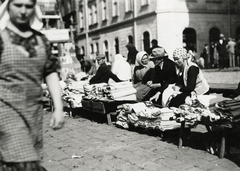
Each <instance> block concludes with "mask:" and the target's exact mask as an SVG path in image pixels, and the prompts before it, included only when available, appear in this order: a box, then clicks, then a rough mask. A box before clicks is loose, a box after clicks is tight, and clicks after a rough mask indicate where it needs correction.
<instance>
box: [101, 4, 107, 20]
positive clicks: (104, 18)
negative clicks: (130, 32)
mask: <svg viewBox="0 0 240 171" xmlns="http://www.w3.org/2000/svg"><path fill="white" fill-rule="evenodd" d="M106 19H107V4H106V0H102V20H103V21H104V20H106Z"/></svg>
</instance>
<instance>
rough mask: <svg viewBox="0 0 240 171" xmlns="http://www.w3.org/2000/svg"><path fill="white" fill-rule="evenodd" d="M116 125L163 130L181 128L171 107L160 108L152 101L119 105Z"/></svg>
mask: <svg viewBox="0 0 240 171" xmlns="http://www.w3.org/2000/svg"><path fill="white" fill-rule="evenodd" d="M116 112H117V121H116V125H118V126H120V127H122V128H125V129H128V128H129V126H130V125H133V126H134V127H142V128H151V129H159V130H161V131H165V130H171V129H175V128H180V123H178V122H176V121H175V120H174V119H173V118H174V117H175V114H174V112H173V110H171V109H169V108H159V107H156V106H154V105H153V104H152V103H150V102H138V103H134V104H129V103H125V104H122V105H119V106H118V107H117V111H116Z"/></svg>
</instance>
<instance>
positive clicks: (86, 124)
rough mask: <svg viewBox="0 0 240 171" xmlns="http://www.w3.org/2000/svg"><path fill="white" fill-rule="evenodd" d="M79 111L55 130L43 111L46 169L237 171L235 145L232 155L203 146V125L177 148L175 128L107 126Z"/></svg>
mask: <svg viewBox="0 0 240 171" xmlns="http://www.w3.org/2000/svg"><path fill="white" fill-rule="evenodd" d="M81 115H82V116H80V117H79V118H75V119H74V118H70V117H68V116H66V118H65V119H66V124H65V127H64V128H63V129H61V130H58V131H53V130H52V129H50V128H49V127H48V123H49V120H50V116H51V115H50V114H46V115H44V127H45V128H44V160H43V166H44V167H45V168H46V169H47V170H48V171H55V170H58V171H92V170H94V171H139V170H142V171H159V170H162V171H186V170H187V171H201V170H202V171H233V170H240V168H239V167H238V165H237V164H240V162H239V161H236V159H237V157H236V156H238V158H239V156H240V152H239V151H238V149H237V148H235V149H232V151H233V153H234V155H236V156H232V157H233V159H231V158H230V159H228V158H224V159H219V158H218V157H217V156H216V155H211V154H209V153H208V152H207V151H206V150H205V146H204V143H203V137H204V132H206V130H205V128H204V127H201V126H198V127H197V128H196V129H193V130H192V134H191V136H190V139H189V142H188V145H187V146H185V147H184V148H180V149H179V148H178V147H177V140H178V139H177V136H178V132H176V131H170V132H166V133H164V136H163V138H161V137H160V132H158V131H153V130H151V131H146V130H125V129H121V128H117V127H116V126H108V125H107V124H106V117H105V116H103V115H99V114H95V115H89V114H88V115H87V114H86V113H85V114H84V112H81ZM164 137H166V138H164ZM235 138H236V137H235ZM238 144H239V143H238ZM238 148H239V147H238ZM230 151H231V150H230ZM74 156H75V157H74Z"/></svg>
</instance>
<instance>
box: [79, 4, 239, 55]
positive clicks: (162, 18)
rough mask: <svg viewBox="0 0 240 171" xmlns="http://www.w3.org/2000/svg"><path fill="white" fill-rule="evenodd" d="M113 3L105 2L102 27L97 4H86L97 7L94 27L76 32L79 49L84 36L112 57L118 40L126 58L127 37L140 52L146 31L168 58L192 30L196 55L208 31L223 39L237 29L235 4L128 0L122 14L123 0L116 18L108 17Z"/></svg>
mask: <svg viewBox="0 0 240 171" xmlns="http://www.w3.org/2000/svg"><path fill="white" fill-rule="evenodd" d="M113 1H114V0H106V2H107V13H108V18H107V20H106V21H105V23H103V21H102V20H101V12H102V11H101V0H99V1H97V0H91V1H89V2H88V5H91V4H94V3H96V4H97V9H98V23H97V25H95V27H89V30H87V29H86V28H84V30H82V31H81V32H80V34H79V38H78V40H77V41H78V44H79V45H80V44H84V43H85V42H86V41H85V40H84V39H85V38H84V37H85V36H84V35H86V34H88V35H89V44H91V42H98V43H99V52H100V53H102V52H103V46H102V45H103V42H104V40H108V44H109V54H110V56H114V55H115V47H114V45H115V43H114V39H115V38H116V37H118V38H119V45H120V53H122V54H123V55H126V54H127V49H126V48H125V45H126V43H127V40H128V36H129V35H132V36H133V37H134V36H136V37H135V40H136V42H135V46H136V48H137V50H139V51H140V50H143V33H144V32H145V31H147V32H149V34H150V39H157V40H158V41H159V45H160V46H163V47H164V48H165V49H166V51H167V52H168V53H169V56H170V57H171V56H172V52H173V50H174V49H175V48H176V47H179V46H182V45H183V31H184V29H186V28H193V29H194V30H195V31H196V44H197V48H196V50H197V52H198V53H199V54H200V53H201V51H202V49H203V46H204V44H205V43H209V30H210V29H211V28H212V27H216V28H218V29H219V30H220V32H221V33H223V34H224V35H225V37H226V38H228V37H233V38H235V37H236V30H237V28H238V27H240V21H239V17H240V15H239V14H238V13H239V12H238V11H239V9H240V8H239V2H238V1H236V0H229V1H228V0H148V5H141V1H140V0H132V10H133V11H131V10H130V11H128V12H126V11H125V0H118V5H119V12H118V17H112V7H113V6H112V3H113ZM81 2H86V0H82V1H81ZM134 2H136V4H135V5H136V6H135V7H134ZM134 9H135V11H134ZM230 13H231V15H230ZM86 27H87V26H86ZM134 31H136V33H135V32H134ZM95 33H97V34H99V37H100V38H99V39H94V40H93V39H92V38H91V37H92V36H93V35H94V34H95ZM85 46H86V44H85Z"/></svg>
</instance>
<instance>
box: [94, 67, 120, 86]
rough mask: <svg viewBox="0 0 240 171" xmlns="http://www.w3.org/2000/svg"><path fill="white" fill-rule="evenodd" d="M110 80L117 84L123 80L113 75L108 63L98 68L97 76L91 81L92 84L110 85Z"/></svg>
mask: <svg viewBox="0 0 240 171" xmlns="http://www.w3.org/2000/svg"><path fill="white" fill-rule="evenodd" d="M109 78H112V79H113V80H114V81H116V82H121V80H120V79H119V78H118V77H117V76H116V75H115V74H113V73H112V71H111V70H110V69H109V67H108V66H107V65H106V63H103V64H102V65H100V67H99V68H98V70H97V72H96V75H95V76H94V77H92V78H91V79H90V81H89V83H90V84H97V83H108V80H109Z"/></svg>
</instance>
